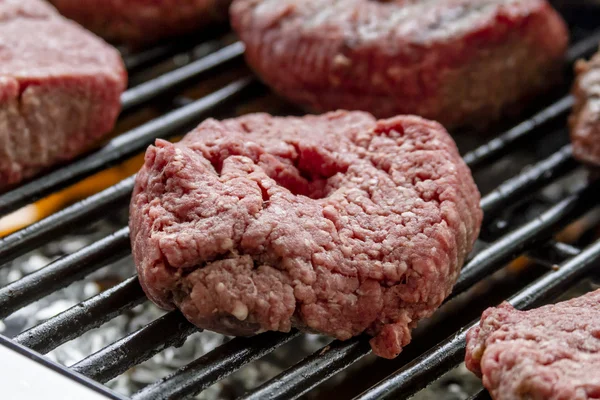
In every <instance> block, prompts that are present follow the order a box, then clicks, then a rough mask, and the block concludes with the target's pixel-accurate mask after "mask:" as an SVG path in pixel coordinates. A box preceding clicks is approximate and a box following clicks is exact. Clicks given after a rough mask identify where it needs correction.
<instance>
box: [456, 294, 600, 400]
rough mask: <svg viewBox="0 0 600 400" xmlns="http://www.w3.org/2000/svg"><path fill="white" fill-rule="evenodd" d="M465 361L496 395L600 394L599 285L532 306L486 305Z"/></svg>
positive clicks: (542, 399) (555, 399)
mask: <svg viewBox="0 0 600 400" xmlns="http://www.w3.org/2000/svg"><path fill="white" fill-rule="evenodd" d="M466 364H467V367H468V368H469V369H470V370H471V371H473V372H475V373H476V374H478V375H480V376H482V375H483V384H484V385H485V387H486V388H487V389H488V390H489V391H490V393H491V395H492V397H493V398H494V399H495V400H518V399H523V400H525V399H535V400H563V399H565V400H566V399H578V400H585V399H598V398H600V291H596V292H592V293H589V294H587V295H584V296H582V297H579V298H576V299H573V300H569V301H565V302H563V303H558V304H556V305H549V306H544V307H540V308H538V309H535V310H531V311H525V312H523V311H517V310H515V309H514V308H513V307H512V306H510V305H509V304H507V303H504V304H502V305H500V306H499V307H497V308H490V309H488V310H486V311H485V312H484V313H483V316H482V317H481V322H480V324H479V326H478V327H476V328H473V329H472V330H471V331H469V333H468V335H467V357H466Z"/></svg>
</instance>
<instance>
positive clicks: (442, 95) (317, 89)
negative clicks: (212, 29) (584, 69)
mask: <svg viewBox="0 0 600 400" xmlns="http://www.w3.org/2000/svg"><path fill="white" fill-rule="evenodd" d="M231 20H232V21H231V22H232V25H233V27H234V28H235V30H236V31H237V33H238V34H239V36H240V38H241V39H242V40H243V41H244V43H245V44H246V59H247V61H248V63H249V64H250V66H251V67H252V68H253V69H254V70H255V71H256V72H257V73H258V75H260V77H261V78H262V79H263V80H264V81H265V82H266V83H267V84H268V85H270V86H271V87H273V89H274V90H275V91H276V92H278V93H280V94H281V95H282V96H284V97H287V98H288V99H290V100H291V101H293V102H296V103H298V104H300V105H302V106H304V107H305V108H307V109H309V110H317V111H321V110H335V109H338V108H344V109H352V110H365V111H369V112H371V113H373V114H374V115H376V116H378V117H381V118H384V117H390V116H393V115H397V114H415V115H420V116H423V117H425V118H430V119H433V120H436V121H439V122H441V123H442V124H443V125H444V126H445V127H446V128H453V127H456V126H461V125H476V126H484V125H486V124H488V123H489V122H491V121H494V120H497V119H498V118H499V117H500V116H502V115H503V114H504V113H505V112H507V111H511V112H514V110H515V109H518V108H520V107H522V105H523V104H524V103H525V102H526V101H527V100H531V99H532V98H534V97H535V96H536V95H538V94H539V93H540V92H542V91H543V90H545V89H547V88H548V87H549V86H551V85H552V84H554V83H555V82H556V80H557V79H559V77H560V75H561V71H562V66H563V57H564V53H565V50H566V47H567V42H568V32H567V29H566V26H565V24H564V22H563V21H562V19H561V17H560V16H559V15H558V14H557V13H556V11H555V10H554V9H553V8H552V7H551V6H550V5H549V4H548V3H547V2H546V1H545V0H435V1H434V0H420V1H418V0H397V1H374V0H235V1H234V3H233V5H232V7H231Z"/></svg>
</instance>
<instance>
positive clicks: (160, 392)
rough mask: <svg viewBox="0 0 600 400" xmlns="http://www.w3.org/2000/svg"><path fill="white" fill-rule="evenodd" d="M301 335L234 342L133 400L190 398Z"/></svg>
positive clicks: (270, 335)
mask: <svg viewBox="0 0 600 400" xmlns="http://www.w3.org/2000/svg"><path fill="white" fill-rule="evenodd" d="M299 334H300V333H299V332H298V331H294V332H292V333H280V332H267V333H263V334H261V335H259V336H256V337H253V338H242V337H238V338H235V339H233V340H231V341H229V342H227V343H225V344H224V345H222V346H220V347H218V348H216V349H215V350H213V351H211V352H209V353H207V354H206V355H204V356H202V357H200V358H198V359H196V360H195V361H192V362H191V363H189V364H188V365H186V366H185V367H183V368H181V369H180V370H178V371H176V372H175V373H174V374H172V375H170V376H168V377H166V378H164V379H161V380H160V381H158V382H156V383H153V384H151V385H149V386H147V387H146V388H144V389H142V390H141V391H139V392H138V393H136V394H135V395H134V396H133V397H132V398H133V399H134V400H141V399H148V400H167V399H168V400H174V399H180V398H187V397H189V396H193V395H195V394H196V393H198V392H200V391H202V390H203V389H205V388H207V387H209V386H211V385H212V384H214V383H216V382H217V381H219V380H220V379H223V378H225V377H226V376H228V375H230V374H231V373H233V372H235V371H237V370H239V369H240V368H242V367H243V366H244V365H246V364H248V363H250V362H252V361H254V360H256V359H258V358H261V357H262V356H264V355H266V354H268V353H270V352H272V351H274V350H275V349H277V348H278V347H280V346H282V345H283V344H285V343H287V342H289V341H290V340H292V339H294V338H295V337H297V336H298V335H299Z"/></svg>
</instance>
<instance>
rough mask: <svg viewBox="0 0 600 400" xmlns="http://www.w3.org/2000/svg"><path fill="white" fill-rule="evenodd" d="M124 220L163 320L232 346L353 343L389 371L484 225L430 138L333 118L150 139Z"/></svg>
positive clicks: (212, 125) (262, 122) (441, 146)
mask: <svg viewBox="0 0 600 400" xmlns="http://www.w3.org/2000/svg"><path fill="white" fill-rule="evenodd" d="M130 211H131V218H130V224H129V225H130V228H131V242H132V247H133V254H134V259H135V262H136V266H137V269H138V273H139V278H140V282H141V284H142V286H143V287H144V289H145V291H146V293H147V294H148V296H149V297H150V299H152V300H153V301H154V302H156V303H157V304H158V305H160V306H161V307H164V308H167V309H171V308H173V307H178V308H179V309H181V311H182V312H183V313H184V315H185V316H186V317H187V318H188V319H189V320H190V321H191V322H193V323H194V324H196V325H197V326H199V327H202V328H205V329H210V330H214V331H217V332H221V333H224V334H229V335H253V334H257V333H260V332H263V331H267V330H275V331H284V332H286V331H289V330H290V329H291V328H292V327H293V326H295V327H298V328H300V329H303V330H308V331H312V332H319V333H324V334H327V335H331V336H334V337H336V338H338V339H342V340H344V339H349V338H351V337H352V336H356V335H358V334H360V333H362V332H366V333H368V334H370V335H372V336H374V338H373V339H372V340H371V346H372V347H373V350H374V351H375V353H377V354H379V355H380V356H383V357H389V358H392V357H395V356H397V355H398V354H399V353H400V351H401V350H402V347H404V346H405V345H406V344H408V342H409V341H410V330H411V328H412V327H414V326H415V325H416V323H417V322H418V321H419V320H420V319H422V318H425V317H427V316H429V315H430V314H431V313H432V312H433V311H434V310H435V309H436V308H437V307H438V306H439V305H440V304H441V303H442V301H443V300H444V298H445V297H446V296H447V295H448V294H449V293H450V291H451V289H452V286H453V284H454V282H455V281H456V279H457V277H458V274H459V270H460V268H461V266H462V264H463V262H464V260H465V257H466V256H467V254H468V253H469V251H470V250H471V248H472V245H473V243H474V241H475V239H476V237H477V235H478V233H479V227H480V224H481V218H482V212H481V209H480V208H479V192H478V191H477V188H476V186H475V184H474V182H473V179H472V177H471V174H470V171H469V169H468V168H467V166H466V165H465V163H464V162H463V161H462V159H461V158H460V156H459V154H458V151H457V149H456V146H455V144H454V142H453V141H452V139H451V138H450V136H449V135H448V134H447V132H446V131H445V130H444V128H443V127H442V126H441V125H439V124H438V123H436V122H432V121H428V120H424V119H422V118H419V117H413V116H401V117H395V118H392V119H388V120H380V121H377V120H376V119H375V118H373V117H372V116H371V115H370V114H367V113H362V112H344V111H340V112H335V113H329V114H325V115H322V116H306V117H302V118H296V117H288V118H277V117H272V116H270V115H266V114H254V115H247V116H244V117H240V118H236V119H230V120H225V121H222V122H219V121H215V120H207V121H205V122H204V123H202V124H201V125H200V126H198V127H197V128H196V129H195V130H194V131H192V132H190V133H189V134H188V135H187V136H186V137H185V138H184V139H183V140H182V141H181V142H179V143H177V144H171V143H168V142H165V141H158V142H156V145H155V146H151V147H150V148H149V149H148V151H147V152H146V162H145V165H144V166H143V168H142V169H141V171H140V172H139V174H138V175H137V178H136V185H135V190H134V193H133V197H132V201H131V207H130Z"/></svg>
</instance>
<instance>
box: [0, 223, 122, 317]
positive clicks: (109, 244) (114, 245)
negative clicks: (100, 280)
mask: <svg viewBox="0 0 600 400" xmlns="http://www.w3.org/2000/svg"><path fill="white" fill-rule="evenodd" d="M130 251H131V248H130V244H129V230H128V229H121V230H120V231H117V232H115V233H114V234H112V235H110V236H107V237H106V238H104V239H102V240H100V241H98V242H96V243H94V244H92V245H90V246H87V247H84V248H83V249H81V250H79V251H77V252H75V253H73V254H70V255H68V256H65V257H63V258H61V259H58V260H56V261H54V262H53V263H51V264H49V265H48V266H46V267H44V268H42V269H40V270H38V271H35V272H32V273H31V274H29V275H27V276H25V277H23V278H22V279H19V280H18V281H15V282H13V283H11V284H9V285H8V286H5V287H3V288H0V318H6V316H8V315H10V314H12V313H13V312H15V311H16V310H18V309H19V308H21V307H24V306H26V305H27V304H30V303H32V302H34V301H36V300H39V299H41V298H42V297H44V296H45V295H47V294H50V293H52V292H54V291H56V290H58V289H61V288H63V287H65V286H67V285H68V284H70V283H72V282H75V281H77V280H79V279H82V278H83V277H84V276H86V275H87V274H89V273H90V272H92V271H95V270H97V269H99V268H100V267H102V266H105V265H108V264H109V263H111V262H113V261H116V260H119V259H121V258H123V257H125V256H127V254H129V252H130Z"/></svg>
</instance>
